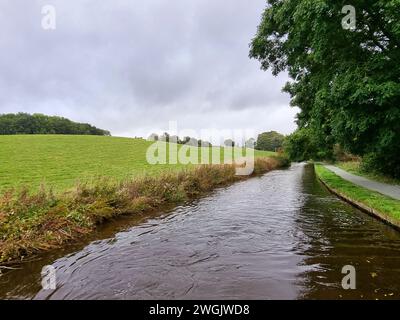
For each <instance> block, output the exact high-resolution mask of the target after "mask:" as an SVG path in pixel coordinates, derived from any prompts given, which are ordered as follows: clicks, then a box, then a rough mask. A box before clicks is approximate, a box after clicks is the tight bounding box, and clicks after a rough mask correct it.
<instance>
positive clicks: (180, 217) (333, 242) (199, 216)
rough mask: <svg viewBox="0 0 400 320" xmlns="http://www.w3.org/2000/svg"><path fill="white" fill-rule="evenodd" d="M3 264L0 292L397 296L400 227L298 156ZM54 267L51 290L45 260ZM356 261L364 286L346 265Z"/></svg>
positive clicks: (34, 295) (29, 295) (43, 295)
mask: <svg viewBox="0 0 400 320" xmlns="http://www.w3.org/2000/svg"><path fill="white" fill-rule="evenodd" d="M95 237H96V238H97V239H100V240H94V239H93V241H91V242H89V241H88V242H86V243H82V244H79V245H76V246H74V247H69V248H65V249H63V250H62V251H59V252H53V253H51V254H47V255H43V256H41V257H40V258H37V259H35V260H33V261H30V262H27V263H24V264H23V265H22V266H21V269H18V270H13V271H10V272H7V273H5V274H3V275H2V276H0V297H1V298H9V299H10V298H20V299H21V298H22V299H349V298H352V299H399V298H400V233H399V232H398V231H396V230H394V229H392V228H391V227H389V226H387V225H385V224H384V223H382V222H380V221H378V220H376V219H374V218H372V217H370V216H368V215H367V214H365V213H363V212H360V211H358V210H357V209H354V208H353V207H351V206H350V205H348V204H346V203H344V202H342V201H340V200H339V199H337V198H336V197H335V196H333V195H331V194H330V193H329V192H328V191H327V190H326V189H325V188H324V187H323V186H322V185H321V183H320V182H319V181H318V180H317V179H316V177H315V174H314V169H313V166H312V165H305V164H294V165H293V166H292V167H291V168H290V169H286V170H277V171H273V172H269V173H268V174H265V175H263V176H260V177H256V178H251V179H248V180H245V181H242V182H239V183H236V184H234V185H231V186H229V187H226V188H221V189H218V190H216V191H215V192H214V193H212V194H210V195H208V196H206V197H203V198H201V199H197V200H195V201H191V202H189V203H186V204H184V205H182V206H179V207H177V208H174V209H171V210H166V211H164V212H161V213H158V214H152V215H148V216H143V217H126V218H123V219H121V220H118V221H115V222H112V223H110V224H108V225H107V226H105V227H104V228H103V229H101V230H99V231H98V233H97V234H96V235H95ZM45 265H51V266H53V267H54V268H55V271H56V280H57V288H56V290H43V289H42V287H41V275H40V273H41V270H42V268H43V266H45ZM346 265H351V266H354V268H355V270H356V289H355V290H344V289H343V288H342V285H341V282H342V278H343V277H344V276H345V275H344V274H342V268H343V267H344V266H346Z"/></svg>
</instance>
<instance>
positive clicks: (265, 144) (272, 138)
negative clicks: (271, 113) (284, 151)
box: [257, 131, 285, 151]
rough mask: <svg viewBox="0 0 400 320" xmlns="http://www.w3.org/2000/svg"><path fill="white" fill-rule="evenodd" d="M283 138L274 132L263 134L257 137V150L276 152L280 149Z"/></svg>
mask: <svg viewBox="0 0 400 320" xmlns="http://www.w3.org/2000/svg"><path fill="white" fill-rule="evenodd" d="M284 140H285V136H284V135H283V134H280V133H278V132H276V131H269V132H263V133H261V134H259V135H258V137H257V149H258V150H265V151H276V150H277V149H278V148H281V147H282V145H283V141H284Z"/></svg>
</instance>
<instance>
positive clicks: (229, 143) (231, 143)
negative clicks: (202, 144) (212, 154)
mask: <svg viewBox="0 0 400 320" xmlns="http://www.w3.org/2000/svg"><path fill="white" fill-rule="evenodd" d="M224 146H226V147H234V146H235V141H233V140H232V139H226V140H225V141H224Z"/></svg>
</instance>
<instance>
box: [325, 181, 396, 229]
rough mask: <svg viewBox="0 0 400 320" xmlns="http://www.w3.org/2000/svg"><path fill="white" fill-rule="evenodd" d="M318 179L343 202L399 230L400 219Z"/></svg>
mask: <svg viewBox="0 0 400 320" xmlns="http://www.w3.org/2000/svg"><path fill="white" fill-rule="evenodd" d="M318 179H319V181H321V182H322V184H323V185H324V186H325V187H326V188H327V189H328V191H329V192H331V193H332V194H334V195H336V196H337V197H339V198H340V199H342V200H344V201H345V202H347V203H349V204H350V205H352V206H354V207H356V208H357V209H359V210H361V211H363V212H365V213H367V214H369V215H371V216H373V217H375V218H378V219H380V220H381V221H383V222H385V223H386V224H388V225H390V226H392V227H394V228H395V229H397V230H398V231H400V221H399V220H397V219H395V218H393V217H390V216H389V215H387V214H384V213H382V212H379V211H377V210H375V209H373V208H371V207H369V206H367V205H365V204H363V203H361V202H359V201H356V200H354V199H352V198H350V197H349V196H347V195H345V194H343V193H342V192H340V191H338V190H336V189H334V188H332V187H331V186H329V185H328V184H327V183H326V182H325V181H324V180H322V179H321V178H320V177H318Z"/></svg>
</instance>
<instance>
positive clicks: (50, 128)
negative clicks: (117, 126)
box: [0, 113, 110, 136]
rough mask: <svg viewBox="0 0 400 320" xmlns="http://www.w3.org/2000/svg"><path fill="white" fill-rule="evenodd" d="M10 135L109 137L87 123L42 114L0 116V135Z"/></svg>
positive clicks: (106, 133) (103, 131)
mask: <svg viewBox="0 0 400 320" xmlns="http://www.w3.org/2000/svg"><path fill="white" fill-rule="evenodd" d="M6 134H8V135H10V134H79V135H98V136H109V135H110V132H108V131H105V130H102V129H98V128H96V127H93V126H91V125H90V124H87V123H76V122H72V121H71V120H68V119H65V118H61V117H51V116H46V115H43V114H33V115H30V114H27V113H17V114H13V113H9V114H3V115H0V135H6Z"/></svg>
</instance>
